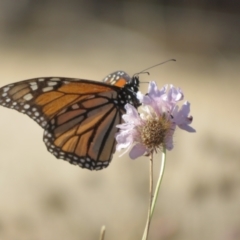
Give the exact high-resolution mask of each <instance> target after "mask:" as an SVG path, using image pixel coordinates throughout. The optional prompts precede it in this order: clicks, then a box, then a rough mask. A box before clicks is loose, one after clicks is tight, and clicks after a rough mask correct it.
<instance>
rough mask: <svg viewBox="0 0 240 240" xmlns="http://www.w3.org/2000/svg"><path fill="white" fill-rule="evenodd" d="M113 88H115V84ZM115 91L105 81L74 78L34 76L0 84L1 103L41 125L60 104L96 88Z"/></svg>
mask: <svg viewBox="0 0 240 240" xmlns="http://www.w3.org/2000/svg"><path fill="white" fill-rule="evenodd" d="M115 89H116V88H115ZM109 91H114V87H113V86H108V85H107V84H104V83H100V82H95V81H88V80H81V79H73V78H59V77H52V78H50V77H48V78H34V79H30V80H25V81H21V82H17V83H13V84H9V85H6V86H4V87H2V88H0V105H2V106H4V107H7V108H12V109H15V110H17V111H19V112H21V113H24V114H27V115H28V116H29V117H30V118H32V119H33V120H35V121H36V122H37V123H38V124H39V125H40V126H41V127H43V128H45V127H46V125H47V123H48V121H49V120H50V119H51V118H52V117H53V116H55V115H56V114H57V113H58V112H60V111H61V110H62V109H63V108H66V107H67V106H70V105H71V104H74V103H75V102H78V101H79V100H80V98H86V97H88V94H91V93H92V94H94V93H97V92H109Z"/></svg>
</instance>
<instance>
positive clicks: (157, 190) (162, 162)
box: [151, 148, 166, 217]
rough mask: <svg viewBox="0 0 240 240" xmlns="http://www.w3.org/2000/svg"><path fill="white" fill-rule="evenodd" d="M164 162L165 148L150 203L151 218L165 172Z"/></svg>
mask: <svg viewBox="0 0 240 240" xmlns="http://www.w3.org/2000/svg"><path fill="white" fill-rule="evenodd" d="M165 162H166V148H163V151H162V161H161V166H160V173H159V177H158V181H157V185H156V188H155V192H154V195H153V201H152V207H151V217H152V215H153V212H154V209H155V206H156V202H157V198H158V193H159V189H160V186H161V183H162V179H163V174H164V170H165Z"/></svg>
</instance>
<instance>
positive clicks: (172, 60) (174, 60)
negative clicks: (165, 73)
mask: <svg viewBox="0 0 240 240" xmlns="http://www.w3.org/2000/svg"><path fill="white" fill-rule="evenodd" d="M167 62H176V59H169V60H167V61H164V62H161V63H158V64H156V65H153V66H151V67H149V68H146V69H144V70H142V71H141V72H139V73H136V74H140V73H148V74H149V72H146V70H149V69H152V68H154V67H157V66H159V65H162V64H164V63H167ZM134 75H135V74H134Z"/></svg>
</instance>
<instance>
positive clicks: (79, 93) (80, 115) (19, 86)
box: [0, 71, 138, 170]
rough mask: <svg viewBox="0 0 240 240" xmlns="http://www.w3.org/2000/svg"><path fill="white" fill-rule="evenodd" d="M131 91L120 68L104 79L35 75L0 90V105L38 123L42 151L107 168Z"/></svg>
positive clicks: (133, 96)
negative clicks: (43, 143) (42, 133)
mask: <svg viewBox="0 0 240 240" xmlns="http://www.w3.org/2000/svg"><path fill="white" fill-rule="evenodd" d="M136 87H138V85H137V86H136ZM133 89H135V88H134V85H131V78H130V77H129V75H128V74H126V73H125V72H123V71H117V72H114V73H112V74H110V75H108V76H107V77H106V78H104V80H103V82H97V81H91V80H82V79H73V78H61V77H47V78H34V79H30V80H25V81H21V82H17V83H13V84H9V85H6V86H4V87H2V88H0V105H2V106H4V107H8V108H12V109H15V110H17V111H19V112H21V113H24V114H27V115H28V116H29V117H30V118H32V119H33V120H35V121H36V122H37V123H38V124H39V125H40V126H41V127H43V128H44V129H45V131H44V142H45V144H46V146H47V149H48V150H49V151H50V152H51V153H52V154H54V155H55V156H56V157H57V158H61V159H64V160H66V161H68V162H70V163H72V164H75V165H79V166H80V167H82V168H87V169H90V170H93V169H94V170H99V169H102V168H105V167H107V166H108V164H109V163H110V161H111V159H112V155H113V153H114V152H115V134H116V132H117V131H118V130H117V128H116V125H117V124H119V123H121V122H122V115H123V114H124V113H125V109H124V105H125V104H126V103H130V104H133V105H135V106H137V105H136V104H135V103H137V98H136V91H133Z"/></svg>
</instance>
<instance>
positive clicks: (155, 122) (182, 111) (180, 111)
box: [116, 82, 195, 159]
mask: <svg viewBox="0 0 240 240" xmlns="http://www.w3.org/2000/svg"><path fill="white" fill-rule="evenodd" d="M137 98H138V99H139V101H140V102H141V103H142V113H141V114H139V113H138V112H137V110H136V109H135V108H134V107H133V106H132V105H130V104H126V106H125V109H126V114H124V115H123V119H124V121H125V123H123V124H120V125H117V127H118V128H119V129H120V131H119V132H118V133H117V135H116V140H117V146H116V149H117V151H120V150H122V149H126V150H125V151H124V153H125V152H127V151H128V150H129V149H131V150H130V152H129V156H130V158H132V159H135V158H137V157H139V156H141V155H144V154H145V155H147V154H149V153H151V152H153V151H157V150H158V149H161V148H162V147H165V148H166V149H167V150H171V149H173V134H174V131H175V129H176V126H178V127H179V128H181V129H183V130H186V131H188V132H195V129H193V128H192V127H191V126H190V124H191V122H192V120H193V118H192V117H191V116H189V113H190V103H189V102H187V101H186V102H184V104H183V105H182V106H181V108H179V106H178V105H177V103H178V102H179V101H181V100H183V98H184V95H183V92H182V90H181V89H180V88H175V87H174V86H173V85H170V88H169V90H168V85H165V86H164V87H162V88H161V89H158V88H157V85H156V83H155V82H150V83H149V87H148V94H146V95H143V94H142V93H141V92H138V93H137Z"/></svg>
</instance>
